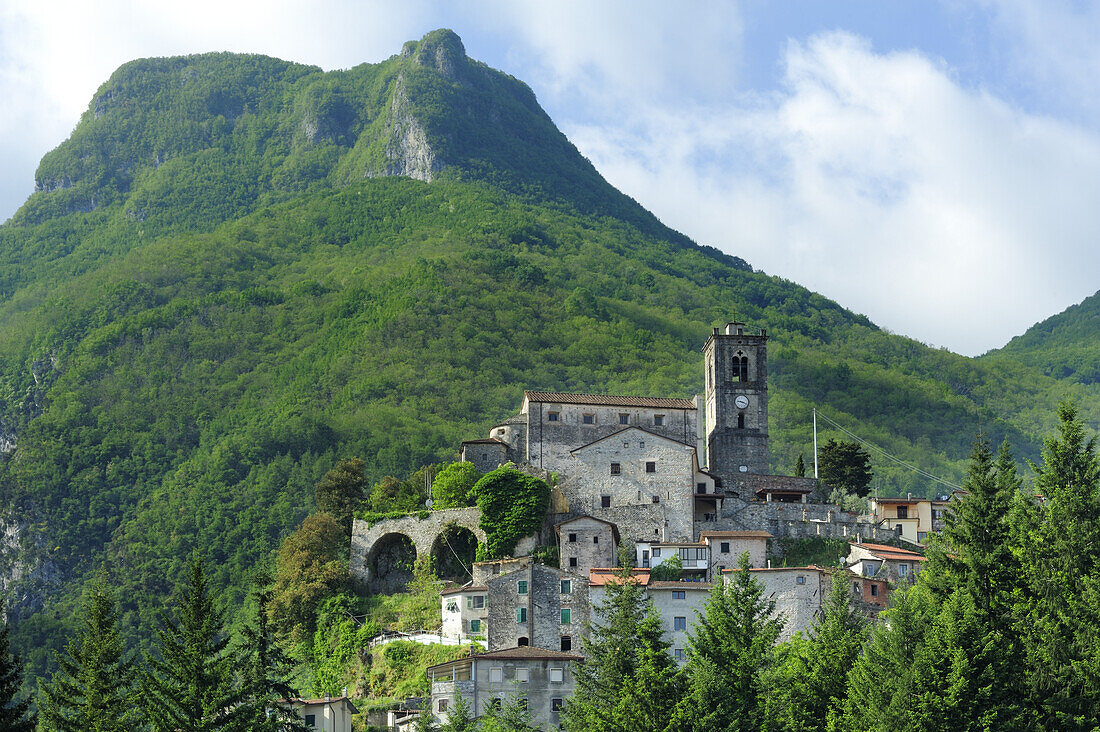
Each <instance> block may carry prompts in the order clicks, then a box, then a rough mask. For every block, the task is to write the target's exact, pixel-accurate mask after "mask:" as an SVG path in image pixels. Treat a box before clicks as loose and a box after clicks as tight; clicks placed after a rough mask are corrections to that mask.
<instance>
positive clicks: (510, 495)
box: [474, 466, 550, 559]
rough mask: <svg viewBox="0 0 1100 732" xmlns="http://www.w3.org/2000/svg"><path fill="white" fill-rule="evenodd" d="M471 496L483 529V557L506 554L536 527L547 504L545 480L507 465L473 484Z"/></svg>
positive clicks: (539, 524)
mask: <svg viewBox="0 0 1100 732" xmlns="http://www.w3.org/2000/svg"><path fill="white" fill-rule="evenodd" d="M474 496H475V498H476V499H477V507H478V508H480V509H481V522H480V526H481V528H482V529H483V530H484V531H485V551H484V552H483V553H482V556H481V557H479V558H483V559H499V558H500V557H505V556H508V555H509V554H510V553H511V552H512V550H513V549H515V547H516V542H518V541H519V540H520V539H522V538H523V537H525V536H529V535H530V534H533V533H535V532H536V531H538V530H539V527H541V526H542V521H543V519H544V518H545V517H546V510H547V509H548V508H549V507H550V486H548V485H547V484H546V482H545V481H543V480H539V479H538V478H536V477H534V476H532V475H527V474H526V473H521V472H520V471H518V470H516V469H515V468H512V467H508V466H504V467H500V468H497V469H496V470H493V471H490V472H488V473H486V474H485V475H484V476H483V477H482V478H481V479H480V480H479V481H478V482H477V484H476V485H475V486H474Z"/></svg>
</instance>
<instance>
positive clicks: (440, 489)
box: [432, 462, 481, 509]
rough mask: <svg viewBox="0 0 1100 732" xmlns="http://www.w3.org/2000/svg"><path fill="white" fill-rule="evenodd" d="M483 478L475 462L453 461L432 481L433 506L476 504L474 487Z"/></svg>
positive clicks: (436, 507)
mask: <svg viewBox="0 0 1100 732" xmlns="http://www.w3.org/2000/svg"><path fill="white" fill-rule="evenodd" d="M479 478H481V473H479V472H478V471H477V468H476V467H474V464H473V463H470V462H462V463H451V464H450V465H448V466H447V467H445V468H443V470H441V471H439V475H437V476H435V480H434V481H432V508H433V509H440V508H462V507H463V506H472V505H473V504H474V495H473V489H474V485H476V484H477V481H478V479H479Z"/></svg>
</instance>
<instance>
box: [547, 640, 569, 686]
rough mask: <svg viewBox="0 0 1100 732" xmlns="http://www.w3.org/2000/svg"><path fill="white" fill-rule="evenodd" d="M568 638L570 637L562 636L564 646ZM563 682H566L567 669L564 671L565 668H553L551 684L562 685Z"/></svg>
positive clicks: (551, 670)
mask: <svg viewBox="0 0 1100 732" xmlns="http://www.w3.org/2000/svg"><path fill="white" fill-rule="evenodd" d="M568 637H569V636H567V635H563V636H562V644H563V645H564V644H565V639H566V638H568ZM563 681H565V669H563V668H552V669H550V683H551V684H560V683H562V682H563Z"/></svg>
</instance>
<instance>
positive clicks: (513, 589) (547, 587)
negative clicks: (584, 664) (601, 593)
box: [488, 563, 588, 651]
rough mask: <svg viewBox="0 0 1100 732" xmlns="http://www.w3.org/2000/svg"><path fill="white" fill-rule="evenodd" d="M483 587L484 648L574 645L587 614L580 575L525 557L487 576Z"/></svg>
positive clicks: (583, 579)
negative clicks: (486, 623)
mask: <svg viewBox="0 0 1100 732" xmlns="http://www.w3.org/2000/svg"><path fill="white" fill-rule="evenodd" d="M488 588H489V591H488V601H489V636H488V638H489V650H490V651H495V650H499V649H502V648H512V647H516V646H537V647H538V648H550V649H555V650H565V651H569V650H572V649H574V648H580V637H581V636H582V635H583V634H584V623H585V621H586V620H587V619H588V579H587V578H586V577H581V576H579V575H575V574H572V573H570V572H565V571H562V570H560V569H555V568H553V567H547V566H545V565H543V564H534V563H531V564H528V565H527V566H526V567H523V568H522V569H517V570H514V571H512V572H508V573H507V574H501V575H499V576H497V577H495V578H492V579H490V580H489V581H488ZM563 646H565V647H563Z"/></svg>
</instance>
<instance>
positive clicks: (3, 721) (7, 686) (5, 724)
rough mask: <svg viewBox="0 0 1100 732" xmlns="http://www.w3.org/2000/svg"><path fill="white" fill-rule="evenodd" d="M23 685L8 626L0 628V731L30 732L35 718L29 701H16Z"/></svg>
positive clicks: (20, 669) (21, 667)
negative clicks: (12, 649) (12, 650)
mask: <svg viewBox="0 0 1100 732" xmlns="http://www.w3.org/2000/svg"><path fill="white" fill-rule="evenodd" d="M22 685H23V664H22V663H21V662H20V659H19V656H17V655H14V654H12V652H11V638H10V635H9V630H8V624H7V623H6V622H5V623H3V627H2V628H0V730H11V732H31V731H32V730H33V729H34V726H35V716H34V714H32V713H31V711H30V707H31V700H30V699H24V700H23V701H16V699H17V698H18V696H19V690H20V688H21V687H22Z"/></svg>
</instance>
